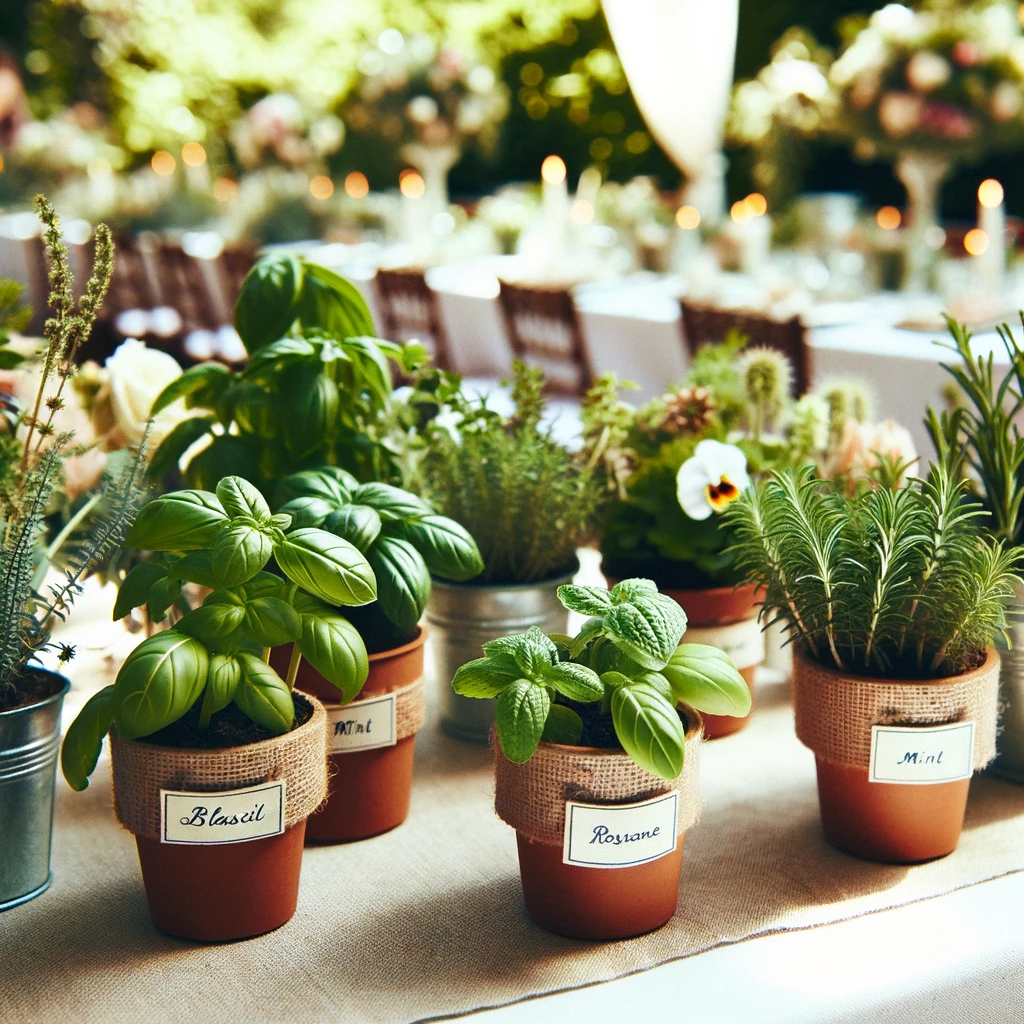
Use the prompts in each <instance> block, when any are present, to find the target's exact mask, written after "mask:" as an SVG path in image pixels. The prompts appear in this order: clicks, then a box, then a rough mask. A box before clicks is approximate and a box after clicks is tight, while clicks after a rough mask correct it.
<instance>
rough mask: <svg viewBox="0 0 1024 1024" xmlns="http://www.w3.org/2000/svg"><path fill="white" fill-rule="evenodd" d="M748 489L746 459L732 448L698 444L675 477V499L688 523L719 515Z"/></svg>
mask: <svg viewBox="0 0 1024 1024" xmlns="http://www.w3.org/2000/svg"><path fill="white" fill-rule="evenodd" d="M749 486H750V477H749V476H748V475H747V457H746V455H744V454H743V452H742V451H741V450H740V449H739V448H737V447H736V445H734V444H722V442H721V441H712V440H706V441H701V442H700V443H699V444H698V445H697V447H696V448H695V449H694V452H693V457H692V458H689V459H687V460H686V461H685V462H684V463H683V464H682V465H681V466H680V467H679V472H678V473H677V474H676V496H677V497H678V499H679V504H680V506H681V508H682V510H683V511H684V512H685V513H686V514H687V515H688V516H689V517H690V518H691V519H697V520H701V519H707V518H708V516H710V515H711V513H712V512H722V511H724V509H725V508H726V506H727V505H728V504H729V503H730V502H733V501H735V500H736V499H737V498H738V497H739V496H740V494H741V493H742V492H743V491H745V490H746V489H747V488H748V487H749Z"/></svg>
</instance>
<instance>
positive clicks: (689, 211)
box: [676, 206, 700, 231]
mask: <svg viewBox="0 0 1024 1024" xmlns="http://www.w3.org/2000/svg"><path fill="white" fill-rule="evenodd" d="M676 223H677V224H678V225H679V226H680V227H681V228H682V229H683V230H684V231H693V229H694V228H697V227H700V212H699V211H698V210H697V208H696V207H695V206H680V207H679V209H678V210H676Z"/></svg>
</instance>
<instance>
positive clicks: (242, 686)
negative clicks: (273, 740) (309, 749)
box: [234, 651, 295, 735]
mask: <svg viewBox="0 0 1024 1024" xmlns="http://www.w3.org/2000/svg"><path fill="white" fill-rule="evenodd" d="M235 657H236V658H237V659H238V663H239V665H240V667H241V671H242V680H241V682H240V683H239V684H238V688H237V689H236V690H235V696H234V701H235V704H237V705H238V707H239V708H240V709H241V711H242V713H243V714H244V715H246V716H247V717H248V718H250V719H252V721H254V722H255V723H256V724H257V725H262V726H263V728H264V729H267V730H269V731H270V732H272V733H274V734H275V735H280V734H281V733H286V732H287V731H288V730H289V729H290V728H291V727H292V723H293V722H294V721H295V703H294V701H293V700H292V692H291V690H289V689H288V687H287V686H286V685H285V682H284V680H283V679H282V678H281V677H280V676H279V675H278V674H277V673H276V672H275V671H274V670H273V669H272V668H271V667H270V666H269V665H268V664H266V663H265V662H264V661H263V660H262V659H260V658H257V657H256V655H255V654H250V653H249V652H248V651H239V652H238V654H236V655H235Z"/></svg>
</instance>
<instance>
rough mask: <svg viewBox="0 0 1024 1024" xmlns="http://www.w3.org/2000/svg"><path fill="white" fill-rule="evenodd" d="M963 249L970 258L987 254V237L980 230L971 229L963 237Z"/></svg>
mask: <svg viewBox="0 0 1024 1024" xmlns="http://www.w3.org/2000/svg"><path fill="white" fill-rule="evenodd" d="M964 248H965V249H966V250H967V252H968V253H969V254H970V255H971V256H981V255H982V253H985V252H988V235H987V234H986V233H985V232H984V231H982V230H981V228H971V230H970V231H968V232H967V234H966V235H964Z"/></svg>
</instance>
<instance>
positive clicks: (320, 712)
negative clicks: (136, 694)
mask: <svg viewBox="0 0 1024 1024" xmlns="http://www.w3.org/2000/svg"><path fill="white" fill-rule="evenodd" d="M294 699H295V702H296V706H297V707H298V706H299V705H300V704H306V703H307V702H308V705H312V715H311V716H309V717H308V718H307V719H306V721H305V722H303V724H302V725H300V726H298V727H297V728H295V729H293V730H292V731H291V732H288V733H285V734H284V735H283V736H275V737H271V738H269V739H265V740H260V741H258V742H256V743H250V744H246V745H245V746H243V747H227V748H223V749H206V750H198V749H185V748H178V747H166V746H161V745H159V744H156V743H151V742H149V741H147V740H123V739H121V738H120V737H119V736H117V733H116V731H112V733H111V756H112V763H113V772H114V810H115V813H116V815H117V818H118V820H119V821H120V822H121V824H122V825H123V826H124V827H125V828H127V829H128V830H129V831H130V832H132V833H133V834H134V835H135V839H136V846H137V848H138V852H139V864H140V866H141V868H142V879H143V883H144V885H145V888H146V899H147V902H148V903H149V909H150V915H151V917H152V919H153V924H154V925H155V926H156V927H157V928H159V929H160V931H163V932H166V933H168V934H169V935H174V936H177V937H179V938H183V939H192V940H195V941H199V942H223V941H229V940H233V939H245V938H250V937H252V936H254V935H261V934H263V933H264V932H268V931H272V930H273V929H275V928H279V927H280V926H281V925H283V924H285V923H286V922H287V921H288V920H289V919H290V918H291V917H292V915H293V914H294V913H295V906H296V901H297V899H298V892H299V870H300V867H301V865H302V845H303V840H304V838H305V833H306V818H307V817H308V815H309V814H310V813H311V812H312V810H313V809H314V808H316V807H317V806H318V805H319V804H320V803H321V802H322V801H323V799H324V796H325V793H326V789H327V772H326V752H325V748H326V742H325V741H326V728H327V727H326V714H325V712H324V709H323V707H322V706H321V705H320V704H319V703H318V702H317V701H315V700H313V699H312V698H309V697H305V696H302V695H299V694H297V695H296V696H295V698H294ZM279 783H283V788H282V787H281V786H280V785H279ZM252 787H257V790H258V792H257V793H253V792H251V789H252ZM275 787H276V789H277V802H276V806H275V802H274V797H273V795H272V794H273V792H274V790H275ZM165 790H166V791H170V792H171V793H172V794H176V793H177V794H182V797H177V798H175V797H173V796H165V795H164V791H165ZM239 791H241V792H239ZM264 794H266V795H264ZM172 799H177V800H178V802H177V804H173V803H169V802H170V801H171V800H172ZM259 800H267V801H268V815H267V819H266V823H267V824H269V825H270V826H271V827H270V828H269V829H265V830H264V833H263V834H262V835H260V836H259V837H258V838H244V837H245V835H246V833H245V831H242V832H241V833H239V832H238V831H237V829H243V830H244V829H246V828H251V826H246V825H244V824H239V823H238V819H239V817H240V818H241V822H242V823H244V822H245V821H246V818H247V817H248V815H244V814H243V813H242V812H243V809H244V810H247V809H248V808H251V807H252V806H253V805H254V804H255V803H256V802H257V801H259ZM198 803H202V804H203V805H204V806H205V810H204V813H203V816H202V819H201V820H197V821H192V822H189V821H188V819H187V818H185V817H180V818H179V815H180V813H181V811H182V810H184V811H185V813H186V815H188V814H189V813H190V812H191V809H192V805H193V804H198ZM161 808H163V812H162V813H161ZM222 809H223V810H224V812H225V813H224V814H223V815H222V821H221V822H219V823H216V822H215V820H214V819H215V816H216V814H217V812H218V811H220V810H222ZM228 815H232V817H233V820H231V821H226V820H223V819H225V818H227V816H228ZM257 820H258V819H257ZM215 824H217V825H219V826H221V827H222V828H225V827H231V828H233V829H235V831H232V832H224V831H218V832H217V833H213V832H208V831H207V827H208V826H214V825H215ZM186 825H189V826H191V825H197V826H198V827H197V828H196V829H192V828H188V829H187V830H185V831H187V832H188V833H189V834H188V835H187V836H185V835H183V834H182V833H183V830H182V829H181V826H186ZM274 827H276V828H279V829H281V831H280V832H274V831H273V829H274ZM267 832H270V833H271V834H267ZM239 834H240V835H241V836H242V838H227V837H230V836H236V835H239ZM248 834H250V835H251V834H252V833H251V831H250V832H249V833H248ZM196 839H199V840H200V841H196Z"/></svg>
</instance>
